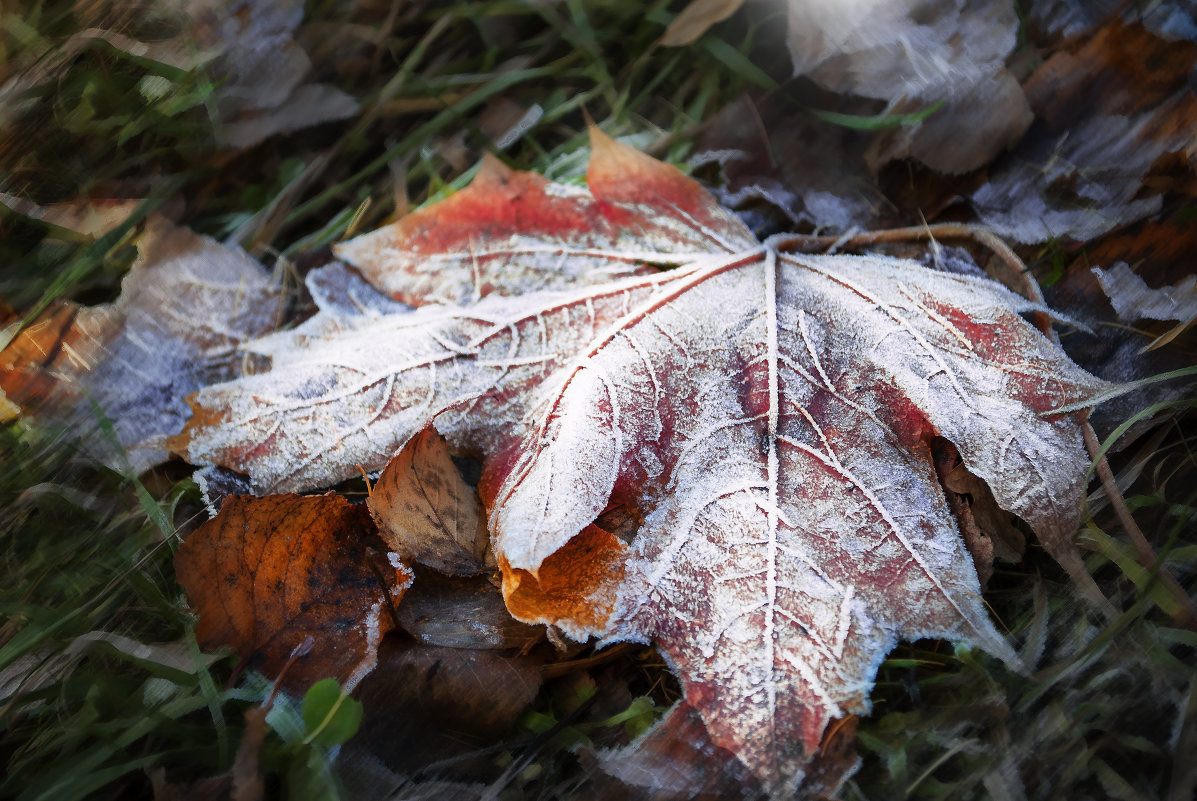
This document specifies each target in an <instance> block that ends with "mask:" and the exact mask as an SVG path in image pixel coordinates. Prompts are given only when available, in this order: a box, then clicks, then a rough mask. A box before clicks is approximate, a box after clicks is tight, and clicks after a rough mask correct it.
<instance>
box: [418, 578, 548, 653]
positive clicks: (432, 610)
mask: <svg viewBox="0 0 1197 801" xmlns="http://www.w3.org/2000/svg"><path fill="white" fill-rule="evenodd" d="M398 620H399V627H400V628H402V629H403V630H404V631H406V632H407V633H408V634H410V635H411V636H412V637H414V638H416V640H417V641H419V642H421V643H423V644H425V645H443V646H445V647H446V648H468V649H473V650H485V649H507V648H516V649H520V650H524V649H527V648H528V647H530V646H531V645H532V644H534V643H536V642H537V641H539V640H540V639H541V638H542V637H543V636H544V629H543V627H540V626H529V625H528V624H527V623H521V622H520V621H518V620H516V619H515V618H513V617H512V616H511V613H510V612H509V611H507V607H506V606H505V605H504V604H503V595H502V593H501V592H500V591H499V588H498V587H497V586H495V585H494V584H492V583H491V582H490V580H489V579H488V578H484V577H482V576H477V577H473V578H468V579H461V578H447V577H445V576H442V575H439V574H437V573H435V572H432V571H428V570H418V569H417V572H416V578H415V581H413V582H412V589H410V590H408V592H407V594H406V595H404V596H403V603H402V604H401V605H400V606H399V610H398Z"/></svg>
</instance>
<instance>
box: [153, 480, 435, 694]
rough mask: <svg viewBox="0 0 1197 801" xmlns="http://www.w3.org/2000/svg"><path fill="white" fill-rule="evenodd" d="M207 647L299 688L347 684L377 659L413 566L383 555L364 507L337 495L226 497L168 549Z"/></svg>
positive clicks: (201, 639)
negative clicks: (330, 681) (331, 681)
mask: <svg viewBox="0 0 1197 801" xmlns="http://www.w3.org/2000/svg"><path fill="white" fill-rule="evenodd" d="M175 572H176V574H177V575H178V579H179V583H180V584H182V585H183V588H184V589H185V590H187V597H188V599H189V600H190V601H191V606H192V608H193V609H194V610H195V611H196V613H197V614H198V615H199V626H198V628H197V629H196V638H197V639H198V640H199V643H200V645H201V646H202V647H204V648H206V649H210V648H218V647H221V646H228V647H230V648H232V649H233V650H234V651H236V652H237V654H238V655H240V656H241V657H242V658H243V659H248V660H250V664H251V665H253V666H254V667H256V668H257V669H258V670H261V671H262V672H263V673H265V674H266V675H267V676H270V677H276V676H278V675H279V673H280V671H281V669H282V667H283V666H284V665H285V664H286V663H287V660H288V659H289V658H290V656H291V653H292V651H293V650H294V649H295V648H296V647H297V646H299V645H300V644H301V643H303V641H304V640H305V639H306V638H307V637H309V636H310V637H312V638H313V639H314V641H315V642H314V645H313V647H312V649H311V651H310V652H309V653H308V654H307V655H306V656H303V657H301V658H299V659H298V660H297V661H296V662H295V663H294V664H292V665H291V667H290V668H288V669H287V671H286V673H285V675H284V676H283V679H282V681H283V683H284V685H285V686H287V687H290V688H293V689H298V690H302V689H305V688H307V687H308V686H310V685H311V684H312V683H314V682H315V681H317V680H319V679H322V678H327V677H330V676H331V677H334V678H336V679H337V680H339V681H340V682H341V683H342V684H343V685H344V686H345V687H346V688H347V689H352V688H353V687H354V686H355V685H356V684H357V683H358V682H359V681H360V680H361V679H362V677H363V676H365V675H366V674H367V673H369V672H370V671H371V670H372V669H373V668H374V665H375V664H376V663H377V658H378V644H379V642H380V641H381V640H382V635H383V634H385V633H386V632H387V631H388V630H390V628H391V627H392V624H393V620H394V614H393V612H392V607H393V605H394V604H396V603H398V601H399V599H400V598H401V597H402V596H403V593H404V592H405V591H406V590H407V588H408V586H410V584H411V578H412V575H411V571H410V570H408V569H407V568H406V567H405V566H404V565H403V564H402V563H401V562H400V561H399V560H398V558H397V557H396V556H395V555H394V554H387V553H385V552H384V548H383V545H382V543H381V542H380V541H379V540H378V538H377V536H376V534H375V530H374V526H373V524H372V523H371V521H370V516H369V514H368V513H367V511H366V509H365V508H364V507H363V506H361V505H356V504H352V503H350V502H349V501H347V500H345V499H344V498H340V497H337V496H335V495H316V496H301V495H273V496H269V497H265V498H255V497H253V496H230V497H228V498H226V499H225V501H224V504H223V505H222V506H221V509H220V513H219V514H218V515H217V516H216V517H214V518H212V519H211V520H209V521H208V522H206V523H204V524H203V525H202V526H200V527H199V528H198V529H196V531H195V532H194V533H193V534H191V536H189V537H188V538H187V540H186V541H185V542H184V543H183V545H182V546H180V548H179V550H178V552H177V553H176V554H175Z"/></svg>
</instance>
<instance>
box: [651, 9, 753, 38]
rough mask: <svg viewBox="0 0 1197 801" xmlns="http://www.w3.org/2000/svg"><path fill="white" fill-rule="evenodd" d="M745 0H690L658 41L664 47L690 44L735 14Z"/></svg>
mask: <svg viewBox="0 0 1197 801" xmlns="http://www.w3.org/2000/svg"><path fill="white" fill-rule="evenodd" d="M742 5H744V0H690V2H689V3H687V4H686V7H685V8H683V9H682V12H681V13H680V14H678V15H677V16H676V17H674V19H673V22H671V23H669V27H668V28H666V29H665V33H664V35H663V36H661V41H660V42H658V44H660V45H661V46H662V47H681V46H683V45H688V44H690V43H691V42H693V41H694V40H696V39H698V37H700V36H702V35H703V34H704V33H706V32H707V29H708V28H710V27H711V26H712V25H714V24H715V23H716V22H722V21H723V20H725V19H727V18H728V17H730V16H731V15H732V14H735V13H736V11H738V10H739V9H740V6H742Z"/></svg>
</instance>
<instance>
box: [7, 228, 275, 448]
mask: <svg viewBox="0 0 1197 801" xmlns="http://www.w3.org/2000/svg"><path fill="white" fill-rule="evenodd" d="M137 249H138V258H137V261H136V262H135V263H134V264H133V267H132V269H131V270H130V271H129V274H128V275H127V276H125V279H124V281H122V282H121V294H120V297H119V298H118V299H117V300H116V302H114V303H111V304H107V305H104V306H94V307H80V306H78V305H76V304H74V303H58V304H55V305H54V306H51V307H50V308H49V309H48V310H47V311H46V312H45V313H44V314H43V315H42V316H41V317H39V318H38V319H37V320H36V321H34V322H33V323H32V324H31V325H30V326H29V327H27V328H26V329H24V330H23V331H21V332H20V333H19V334H18V335H17V336H16V338H15V339H14V340H13V341H12V342H11V343H10V344H9V345H8V347H7V348H5V349H4V350H3V351H2V352H0V388H2V390H3V392H4V393H5V395H6V396H7V397H8V398H9V400H10V401H11V402H12V403H15V404H16V405H17V406H19V407H20V408H21V409H23V410H24V411H25V413H27V414H30V415H32V416H34V417H37V418H41V419H46V420H52V421H56V422H61V423H66V424H70V425H72V427H73V428H74V430H75V431H77V432H92V433H91V435H90V436H88V437H87V438H86V439H85V444H86V445H87V446H88V448H89V450H90V451H92V452H93V454H94V455H95V456H96V457H97V458H99V459H101V460H103V461H105V462H107V463H108V464H110V465H112V466H113V467H118V468H119V467H120V466H121V465H122V460H123V459H124V458H125V456H124V455H123V454H121V453H120V452H119V451H117V450H116V449H115V448H113V447H112V444H111V443H109V442H108V441H107V440H106V439H105V438H104V437H103V436H102V435H100V433H99V430H98V426H97V424H96V417H95V414H94V411H93V408H92V402H93V401H94V403H95V404H96V405H97V406H99V408H100V410H101V411H102V412H103V413H104V414H105V415H106V416H107V417H108V418H110V419H111V420H112V421H113V425H114V427H115V429H116V434H117V438H118V439H119V442H120V446H121V447H123V448H124V449H125V452H126V453H127V458H128V460H129V462H130V463H131V465H132V467H133V470H134V471H135V472H140V471H142V470H144V469H146V468H148V467H151V466H153V465H155V464H158V463H159V462H162V461H164V460H165V459H166V457H167V455H168V454H167V453H166V451H164V450H163V440H164V439H165V437H166V436H167V435H168V434H171V433H174V432H175V431H177V430H178V429H179V427H180V426H181V425H182V424H183V421H184V420H185V419H186V417H187V406H186V404H184V403H183V402H182V400H181V399H182V398H183V397H184V396H185V395H187V393H189V392H193V391H195V390H196V389H198V388H199V387H200V386H203V385H204V384H209V383H212V382H213V381H221V380H226V379H229V378H232V377H233V376H234V375H236V372H237V365H236V363H235V362H234V361H233V358H232V357H233V353H234V349H235V348H236V346H237V345H238V344H239V343H240V342H242V341H243V340H246V339H249V338H251V337H255V336H261V335H262V334H264V333H266V332H267V331H269V330H271V329H272V328H273V327H274V323H275V318H276V315H277V313H278V311H279V297H280V295H279V289H278V287H276V286H275V285H274V284H273V283H272V282H271V281H270V279H269V276H268V275H267V274H266V272H265V271H264V270H263V269H262V267H261V266H260V265H259V264H258V263H257V262H256V261H254V260H253V259H251V258H250V257H249V256H247V255H246V254H245V253H244V252H243V251H242V250H241V249H240V248H236V247H230V246H227V245H222V244H220V243H218V242H216V241H215V240H212V239H210V238H208V237H206V236H200V235H198V234H195V233H193V232H192V231H189V230H187V229H185V228H177V227H175V226H174V225H172V224H171V223H170V222H168V221H167V220H165V219H163V218H161V217H151V218H150V221H149V223H148V225H147V227H146V230H145V232H144V233H142V235H141V236H140V237H139V238H138V240H137Z"/></svg>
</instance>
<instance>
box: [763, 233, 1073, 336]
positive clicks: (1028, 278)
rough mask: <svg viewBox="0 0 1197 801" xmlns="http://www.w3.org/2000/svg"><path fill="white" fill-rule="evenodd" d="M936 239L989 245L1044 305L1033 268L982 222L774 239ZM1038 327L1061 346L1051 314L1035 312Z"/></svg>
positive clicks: (845, 243)
mask: <svg viewBox="0 0 1197 801" xmlns="http://www.w3.org/2000/svg"><path fill="white" fill-rule="evenodd" d="M936 238H938V239H971V240H972V241H974V242H976V243H977V244H979V245H981V246H983V247H985V248H988V249H989V250H990V251H991V252H992V253H993V254H994V255H995V256H997V257H998V259H1000V260H1001V262H1002V263H1003V264H1005V265H1006V266H1007V267H1008V268H1009V270H1010V272H1011V273H1013V275H1014V278H1015V281H1014V283H1016V284H1017V285H1018V287H1019V288H1020V289H1021V290H1022V293H1023V295H1024V296H1025V297H1026V298H1027V300H1029V301H1031V302H1032V303H1037V304H1039V305H1044V303H1045V301H1044V299H1043V291H1042V290H1041V289H1040V288H1039V282H1038V281H1036V280H1035V276H1033V275H1031V272H1030V270H1028V269H1027V266H1026V264H1025V263H1023V260H1022V259H1020V258H1019V257H1018V254H1017V253H1015V252H1014V250H1013V249H1011V247H1010V246H1009V245H1007V244H1006V242H1005V241H1004V240H1003V239H1002V238H1001V237H999V236H998V235H997V234H995V233H994V232H993V231H990V230H989V229H988V228H983V227H981V226H979V225H969V224H967V223H936V224H935V225H925V224H924V225H912V226H910V227H909V228H889V229H886V230H884V231H866V232H864V233H861V234H855V235H853V236H850V237H847V238H846V239H845V238H843V237H837V236H806V235H803V234H793V235H790V236H780V237H775V238H774V240H773V241H774V242H775V243H776V244H775V246H776V247H779V248H784V247H785V246H787V245H791V246H794V247H797V248H799V249H802V250H823V249H825V248H829V247H833V246H834V247H836V248H837V249H845V250H847V249H852V248H860V247H865V246H867V245H881V244H886V243H889V242H911V241H914V242H922V241H924V240H927V239H931V240H934V239H936ZM1035 327H1036V328H1038V329H1039V330H1040V331H1041V332H1043V334H1044V335H1045V336H1047V337H1048V338H1050V339H1051V340H1052V341H1053V342H1055V343H1056V344H1057V345H1059V344H1060V340H1059V339H1058V338H1057V337H1056V333H1055V331H1053V330H1052V327H1051V317H1050V316H1048V315H1047V314H1046V313H1045V312H1041V311H1038V312H1035Z"/></svg>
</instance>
